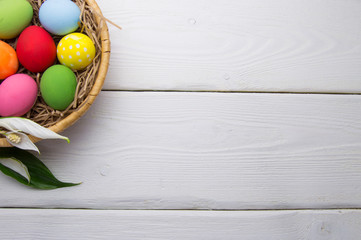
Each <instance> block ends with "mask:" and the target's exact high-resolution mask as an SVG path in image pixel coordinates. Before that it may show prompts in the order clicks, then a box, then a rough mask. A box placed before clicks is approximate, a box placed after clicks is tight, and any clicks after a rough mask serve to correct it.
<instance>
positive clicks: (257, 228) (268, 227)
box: [0, 209, 361, 240]
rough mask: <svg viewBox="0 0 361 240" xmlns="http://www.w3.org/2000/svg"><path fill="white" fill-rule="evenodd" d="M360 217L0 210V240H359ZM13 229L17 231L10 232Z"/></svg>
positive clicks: (357, 214) (337, 214)
mask: <svg viewBox="0 0 361 240" xmlns="http://www.w3.org/2000/svg"><path fill="white" fill-rule="evenodd" d="M360 214H361V212H360V211H358V210H337V211H336V210H334V211H116V210H109V211H99V210H59V209H55V210H28V209H24V210H13V209H5V210H0V225H1V230H0V231H1V239H2V240H12V239H26V240H28V239H36V240H53V239H62V240H63V239H77V240H83V239H84V240H85V239H86V240H88V239H116V240H118V239H134V240H150V239H152V240H154V239H156V240H168V239H174V240H176V239H179V240H185V239H194V240H203V239H204V240H205V239H207V240H208V239H214V240H215V239H222V240H232V239H234V240H239V239H242V240H260V239H261V240H263V239H267V240H290V239H297V240H309V239H317V240H340V239H345V240H346V239H347V240H353V239H355V240H356V239H360V237H361V228H360V225H361V218H360ZM15 226H16V231H15V232H14V230H15V229H14V228H15Z"/></svg>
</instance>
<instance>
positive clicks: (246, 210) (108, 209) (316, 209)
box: [0, 207, 361, 212]
mask: <svg viewBox="0 0 361 240" xmlns="http://www.w3.org/2000/svg"><path fill="white" fill-rule="evenodd" d="M7 209H13V210H79V211H88V210H94V211H129V212H130V211H164V212H174V211H179V212H291V211H305V212H307V211H360V210H361V208H289V209H288V208H287V209H285V208H279V209H277V208H275V209H149V208H148V209H119V208H41V207H0V210H7Z"/></svg>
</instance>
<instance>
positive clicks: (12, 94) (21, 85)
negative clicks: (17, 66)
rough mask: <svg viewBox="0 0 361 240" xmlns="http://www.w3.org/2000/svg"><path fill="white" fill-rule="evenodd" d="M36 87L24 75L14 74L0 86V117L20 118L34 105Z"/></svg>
mask: <svg viewBox="0 0 361 240" xmlns="http://www.w3.org/2000/svg"><path fill="white" fill-rule="evenodd" d="M37 94H38V86H37V84H36V82H35V80H34V79H32V78H31V77H30V76H28V75H26V74H14V75H11V76H10V77H8V78H6V79H5V80H4V81H3V82H2V83H1V84H0V116H2V117H10V116H11V117H20V116H22V115H24V114H25V113H27V112H28V111H29V110H30V109H31V108H32V107H33V105H34V103H35V101H36V98H37Z"/></svg>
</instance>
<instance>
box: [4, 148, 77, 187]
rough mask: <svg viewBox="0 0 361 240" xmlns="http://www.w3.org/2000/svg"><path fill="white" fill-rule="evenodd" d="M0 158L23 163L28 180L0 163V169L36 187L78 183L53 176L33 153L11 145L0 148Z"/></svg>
mask: <svg viewBox="0 0 361 240" xmlns="http://www.w3.org/2000/svg"><path fill="white" fill-rule="evenodd" d="M0 158H12V159H16V160H18V161H20V162H21V163H22V164H24V165H25V166H26V167H27V169H28V172H29V175H30V181H28V179H26V178H25V177H24V176H22V175H21V174H19V173H17V172H16V171H14V170H12V169H10V168H8V167H6V166H5V165H3V164H1V163H0V171H2V172H3V173H4V174H6V175H8V176H10V177H12V178H14V179H16V180H17V181H18V182H20V183H22V184H25V185H28V186H30V187H33V188H38V189H55V188H62V187H71V186H76V185H79V184H80V183H65V182H61V181H59V180H58V179H56V178H55V176H54V175H53V174H52V173H51V172H50V170H49V169H48V168H47V167H46V166H45V165H44V163H42V162H41V161H40V160H39V159H38V158H37V157H35V156H34V155H33V154H31V153H29V152H27V151H25V150H22V149H19V148H13V147H7V148H0Z"/></svg>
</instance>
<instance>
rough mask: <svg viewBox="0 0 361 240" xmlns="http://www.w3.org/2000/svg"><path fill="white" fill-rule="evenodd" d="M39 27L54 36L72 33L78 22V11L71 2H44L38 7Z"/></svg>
mask: <svg viewBox="0 0 361 240" xmlns="http://www.w3.org/2000/svg"><path fill="white" fill-rule="evenodd" d="M39 19H40V23H41V25H43V27H44V28H45V29H46V30H47V31H48V32H50V33H53V34H55V35H60V36H63V35H66V34H68V33H71V32H74V31H75V30H76V29H77V28H78V26H79V25H78V24H79V22H80V9H79V7H78V6H77V5H76V4H75V3H74V2H72V1H71V0H46V1H45V2H44V3H43V4H42V5H41V7H40V10H39Z"/></svg>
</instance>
